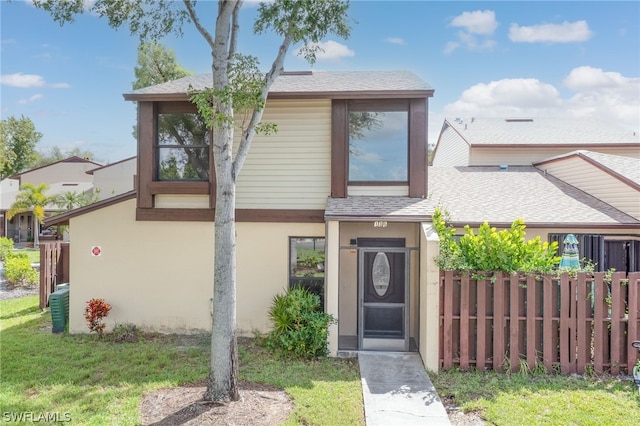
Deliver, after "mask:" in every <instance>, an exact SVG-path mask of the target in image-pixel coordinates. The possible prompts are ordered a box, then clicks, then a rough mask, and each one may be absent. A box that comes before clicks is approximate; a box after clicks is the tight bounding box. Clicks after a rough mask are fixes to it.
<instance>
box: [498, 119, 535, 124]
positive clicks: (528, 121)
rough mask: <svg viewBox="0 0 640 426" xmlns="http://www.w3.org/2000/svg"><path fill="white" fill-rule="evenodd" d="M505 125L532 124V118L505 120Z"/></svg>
mask: <svg viewBox="0 0 640 426" xmlns="http://www.w3.org/2000/svg"><path fill="white" fill-rule="evenodd" d="M504 121H506V122H507V123H533V118H506V119H505V120H504Z"/></svg>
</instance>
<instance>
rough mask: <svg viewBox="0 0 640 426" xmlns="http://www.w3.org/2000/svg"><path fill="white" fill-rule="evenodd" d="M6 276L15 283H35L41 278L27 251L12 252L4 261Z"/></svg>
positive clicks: (23, 284) (24, 284) (25, 284)
mask: <svg viewBox="0 0 640 426" xmlns="http://www.w3.org/2000/svg"><path fill="white" fill-rule="evenodd" d="M4 276H5V277H7V280H8V281H9V282H10V283H11V284H13V285H22V286H27V285H35V284H37V283H38V281H39V280H40V277H39V276H38V272H37V271H36V270H35V269H34V268H32V267H31V262H30V261H29V257H28V256H27V255H26V253H11V254H9V255H7V257H6V258H5V261H4Z"/></svg>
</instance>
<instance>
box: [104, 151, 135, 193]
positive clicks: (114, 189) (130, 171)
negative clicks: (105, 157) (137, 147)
mask: <svg viewBox="0 0 640 426" xmlns="http://www.w3.org/2000/svg"><path fill="white" fill-rule="evenodd" d="M136 164H137V162H136V158H131V159H129V160H127V161H124V162H122V163H118V164H114V165H112V166H109V167H105V168H103V169H100V170H96V171H95V172H93V188H94V189H95V190H97V191H98V192H97V194H98V199H99V200H104V199H105V198H109V197H113V196H116V195H119V194H124V193H125V192H128V191H131V190H132V189H133V186H134V185H133V176H134V175H135V174H136Z"/></svg>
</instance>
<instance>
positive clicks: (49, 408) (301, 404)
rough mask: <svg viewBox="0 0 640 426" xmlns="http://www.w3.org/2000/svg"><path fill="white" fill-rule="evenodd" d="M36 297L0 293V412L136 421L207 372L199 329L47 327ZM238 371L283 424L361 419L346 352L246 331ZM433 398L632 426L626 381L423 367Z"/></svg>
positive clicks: (481, 409)
mask: <svg viewBox="0 0 640 426" xmlns="http://www.w3.org/2000/svg"><path fill="white" fill-rule="evenodd" d="M50 324H51V321H50V315H49V313H48V312H45V313H41V312H40V310H39V309H38V298H37V297H25V298H21V299H13V300H5V301H0V356H1V360H0V361H1V362H0V368H1V371H0V375H1V380H0V401H2V412H3V413H4V412H14V413H23V412H32V413H40V412H58V413H67V412H68V413H70V415H71V418H72V424H98V425H101V424H114V419H117V423H118V424H123V425H134V424H139V423H140V415H139V411H138V405H139V403H140V401H141V398H142V395H143V394H145V393H146V392H150V391H153V390H155V389H158V388H164V387H172V386H178V385H180V384H184V383H190V382H198V381H201V380H203V379H204V378H205V377H206V376H207V367H208V362H209V354H208V350H209V342H208V340H209V339H208V336H195V337H191V338H189V339H187V341H188V344H187V345H185V338H184V336H166V335H162V336H147V337H146V338H145V339H143V340H141V341H139V342H138V343H113V342H110V341H108V340H107V339H104V340H100V339H98V338H97V337H96V336H94V335H84V336H68V335H65V334H60V335H57V334H56V335H54V334H52V333H51V331H50V330H51V329H50ZM239 354H240V378H241V380H246V381H251V382H261V383H268V384H271V385H275V386H278V387H280V388H283V389H285V390H286V392H287V393H288V394H289V395H290V396H291V397H292V399H293V401H294V405H295V408H294V411H293V413H292V415H291V416H290V418H289V420H288V421H287V422H286V425H299V424H302V425H338V424H339V425H346V424H360V425H362V424H364V419H363V405H362V391H361V387H360V380H359V373H358V364H357V362H356V361H355V360H341V359H325V360H321V361H314V362H304V361H293V360H283V359H279V358H278V357H275V356H273V355H271V354H270V353H269V352H267V351H266V350H265V349H263V348H262V347H260V346H258V345H256V344H255V342H254V341H253V340H252V339H249V340H248V341H246V342H243V343H242V344H241V345H240V348H239ZM430 377H431V379H432V381H433V383H434V385H435V387H436V389H437V390H438V393H439V395H440V397H441V398H443V399H444V398H448V397H454V398H455V400H456V403H457V405H459V406H460V407H461V408H462V409H463V410H465V411H476V412H478V413H479V414H480V415H481V416H482V417H483V418H484V419H486V420H487V422H488V423H489V424H495V425H508V426H511V425H637V424H640V398H639V397H638V392H637V390H636V388H635V386H634V385H633V383H632V382H631V381H629V380H622V379H615V378H610V377H602V378H582V377H564V376H558V375H552V374H535V373H534V374H528V375H525V374H497V373H491V372H489V373H481V372H461V371H457V370H452V371H449V372H440V374H437V375H436V374H430Z"/></svg>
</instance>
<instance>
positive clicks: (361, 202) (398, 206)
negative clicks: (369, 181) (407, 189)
mask: <svg viewBox="0 0 640 426" xmlns="http://www.w3.org/2000/svg"><path fill="white" fill-rule="evenodd" d="M435 206H436V205H435V204H434V203H433V202H432V201H431V200H429V199H421V198H409V197H380V196H371V197H370V196H350V197H347V198H329V199H328V200H327V207H326V209H325V214H324V216H325V218H326V219H328V220H337V219H341V220H377V219H383V220H389V221H394V220H403V221H415V222H420V221H425V220H429V219H430V217H431V215H432V214H433V211H434V209H435Z"/></svg>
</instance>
